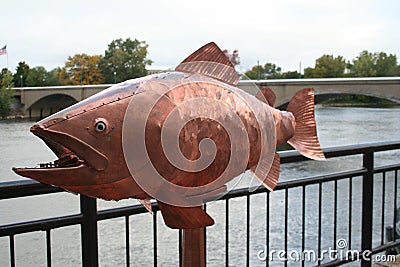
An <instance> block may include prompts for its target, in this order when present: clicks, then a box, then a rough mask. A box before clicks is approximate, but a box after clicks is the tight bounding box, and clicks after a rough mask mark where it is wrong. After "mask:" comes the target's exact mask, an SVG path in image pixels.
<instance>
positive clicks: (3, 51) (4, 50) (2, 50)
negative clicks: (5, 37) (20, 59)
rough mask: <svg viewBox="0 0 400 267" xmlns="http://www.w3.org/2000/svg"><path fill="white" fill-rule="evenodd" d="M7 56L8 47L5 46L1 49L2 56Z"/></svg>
mask: <svg viewBox="0 0 400 267" xmlns="http://www.w3.org/2000/svg"><path fill="white" fill-rule="evenodd" d="M5 54H7V45H5V46H4V47H3V48H2V49H0V56H1V55H5Z"/></svg>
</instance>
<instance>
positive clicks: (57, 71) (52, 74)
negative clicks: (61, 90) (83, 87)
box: [46, 67, 69, 86]
mask: <svg viewBox="0 0 400 267" xmlns="http://www.w3.org/2000/svg"><path fill="white" fill-rule="evenodd" d="M63 81H68V82H67V83H66V84H69V78H68V76H67V73H66V71H65V69H64V68H61V67H57V68H54V69H52V70H51V71H49V72H47V77H46V85H47V86H54V85H64V83H63Z"/></svg>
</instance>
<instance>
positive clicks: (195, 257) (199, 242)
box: [182, 228, 206, 267]
mask: <svg viewBox="0 0 400 267" xmlns="http://www.w3.org/2000/svg"><path fill="white" fill-rule="evenodd" d="M204 231H205V228H197V229H183V241H182V266H183V267H205V266H206V259H205V255H206V253H205V249H204V248H205V245H204V244H205V240H204Z"/></svg>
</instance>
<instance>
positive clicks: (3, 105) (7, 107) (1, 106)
mask: <svg viewBox="0 0 400 267" xmlns="http://www.w3.org/2000/svg"><path fill="white" fill-rule="evenodd" d="M13 85H14V84H13V75H12V73H11V72H10V71H9V70H8V69H6V68H4V69H2V71H1V73H0V117H3V118H4V117H6V116H7V115H9V114H10V112H11V103H12V101H13V100H14V98H13V94H12V91H11V90H10V88H12V87H13Z"/></svg>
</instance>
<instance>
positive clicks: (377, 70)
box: [350, 50, 399, 77]
mask: <svg viewBox="0 0 400 267" xmlns="http://www.w3.org/2000/svg"><path fill="white" fill-rule="evenodd" d="M350 73H351V75H352V76H354V77H387V76H397V75H399V67H398V65H397V57H396V55H392V54H389V55H387V54H386V53H385V52H379V53H378V52H375V53H371V52H368V51H366V50H364V51H362V52H361V53H360V55H359V56H358V57H357V58H356V59H354V60H353V64H352V65H351V68H350Z"/></svg>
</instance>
